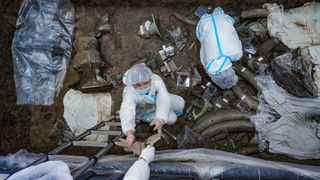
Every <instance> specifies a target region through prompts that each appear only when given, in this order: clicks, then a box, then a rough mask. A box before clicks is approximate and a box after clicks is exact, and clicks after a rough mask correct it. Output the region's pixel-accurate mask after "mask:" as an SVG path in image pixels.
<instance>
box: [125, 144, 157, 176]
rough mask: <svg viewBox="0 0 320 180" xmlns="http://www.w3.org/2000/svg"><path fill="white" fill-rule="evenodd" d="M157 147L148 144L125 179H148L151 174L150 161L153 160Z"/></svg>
mask: <svg viewBox="0 0 320 180" xmlns="http://www.w3.org/2000/svg"><path fill="white" fill-rule="evenodd" d="M154 154H155V148H154V147H153V146H150V145H148V146H147V147H146V148H144V149H143V150H142V152H141V155H140V156H139V160H137V161H136V162H135V163H134V164H133V165H132V166H131V167H130V168H129V170H128V171H127V173H126V175H125V176H124V178H123V179H124V180H148V179H149V176H150V168H149V165H148V164H149V163H150V162H151V161H153V159H154ZM140 158H143V159H140Z"/></svg>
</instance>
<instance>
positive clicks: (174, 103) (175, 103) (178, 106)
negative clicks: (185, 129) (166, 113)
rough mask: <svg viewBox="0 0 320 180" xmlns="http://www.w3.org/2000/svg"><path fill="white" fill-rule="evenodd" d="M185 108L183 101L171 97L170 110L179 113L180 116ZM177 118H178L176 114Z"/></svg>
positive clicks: (175, 96)
mask: <svg viewBox="0 0 320 180" xmlns="http://www.w3.org/2000/svg"><path fill="white" fill-rule="evenodd" d="M184 106H185V101H184V99H183V98H182V97H181V96H177V95H172V96H171V110H173V111H175V112H180V113H181V114H182V112H183V109H184ZM177 116H180V115H179V114H177Z"/></svg>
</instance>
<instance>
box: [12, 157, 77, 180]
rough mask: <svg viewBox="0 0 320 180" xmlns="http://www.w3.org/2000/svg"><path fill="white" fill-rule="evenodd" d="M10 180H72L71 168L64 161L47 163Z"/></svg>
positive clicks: (20, 173) (24, 171) (32, 167)
mask: <svg viewBox="0 0 320 180" xmlns="http://www.w3.org/2000/svg"><path fill="white" fill-rule="evenodd" d="M8 180H72V176H71V175H70V170H69V167H68V165H67V164H66V163H64V162H62V161H47V162H45V163H42V164H38V165H36V166H31V167H28V168H26V169H23V170H21V171H19V172H17V173H15V174H13V175H12V176H10V177H9V178H8Z"/></svg>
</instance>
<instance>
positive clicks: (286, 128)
mask: <svg viewBox="0 0 320 180" xmlns="http://www.w3.org/2000/svg"><path fill="white" fill-rule="evenodd" d="M256 79H257V81H258V85H259V86H260V87H261V90H262V92H261V93H262V94H261V96H262V98H263V100H264V101H266V103H268V107H264V106H265V105H266V104H265V103H263V102H262V103H260V106H259V109H260V112H259V113H258V114H257V115H255V116H252V117H251V121H253V122H254V123H255V125H256V129H257V131H258V133H259V146H260V149H264V147H265V146H266V145H265V142H268V143H269V147H268V148H269V151H270V152H273V153H280V154H286V155H289V156H292V157H295V158H297V159H319V158H320V132H319V131H320V130H319V129H320V121H316V120H312V121H311V120H310V118H309V117H316V116H319V115H320V106H319V105H320V97H317V98H307V97H305V98H300V97H296V96H294V95H291V94H289V93H288V92H287V91H285V90H284V89H282V88H281V87H279V86H278V85H277V84H276V83H275V82H274V80H273V79H272V78H271V76H270V75H264V76H263V75H261V76H258V77H257V78H256ZM268 108H271V109H274V110H275V111H276V112H277V113H278V114H279V115H280V116H281V117H280V119H278V120H277V117H275V116H274V115H271V113H270V110H269V109H268Z"/></svg>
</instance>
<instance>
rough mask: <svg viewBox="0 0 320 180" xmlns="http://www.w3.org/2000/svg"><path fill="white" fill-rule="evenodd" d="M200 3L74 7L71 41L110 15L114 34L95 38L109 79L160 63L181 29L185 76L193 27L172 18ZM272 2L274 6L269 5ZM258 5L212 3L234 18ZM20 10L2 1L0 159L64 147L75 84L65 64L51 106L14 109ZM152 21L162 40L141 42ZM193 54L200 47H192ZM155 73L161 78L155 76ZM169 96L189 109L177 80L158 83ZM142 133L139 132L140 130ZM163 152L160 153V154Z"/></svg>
mask: <svg viewBox="0 0 320 180" xmlns="http://www.w3.org/2000/svg"><path fill="white" fill-rule="evenodd" d="M208 2H210V1H205V0H201V1H198V0H180V1H175V0H158V1H138V0H137V1H136V0H135V1H130V0H127V1H125V0H123V1H106V0H91V1H77V2H75V7H76V16H75V17H76V31H75V37H74V38H75V39H77V38H79V37H82V36H94V35H95V33H96V29H95V28H96V26H97V25H98V23H99V18H100V17H102V16H103V15H105V14H106V13H109V14H111V15H112V17H111V24H113V26H114V31H113V33H107V34H103V35H102V36H101V37H100V38H99V42H100V52H101V54H102V57H103V60H104V61H105V62H106V63H107V68H106V69H105V72H112V73H114V74H116V73H121V72H125V71H126V70H127V69H128V68H129V67H130V66H131V65H132V64H133V63H134V62H135V61H136V60H137V59H139V58H143V57H147V58H148V59H155V60H156V61H158V62H160V56H159V54H158V51H159V50H160V49H161V46H162V45H163V44H167V43H169V42H170V43H171V44H173V41H172V40H171V39H170V36H169V34H168V32H167V30H168V29H172V27H173V26H174V27H178V26H180V27H182V29H183V30H184V31H185V33H186V38H187V43H186V46H185V48H184V49H183V50H182V51H181V52H178V53H177V55H176V56H175V57H174V60H175V62H176V64H177V65H178V66H180V65H182V70H183V71H189V70H190V67H191V65H192V64H193V65H196V64H198V63H199V62H200V60H199V58H198V57H199V55H198V54H196V53H195V52H196V51H195V49H194V48H192V49H191V50H190V51H187V49H188V48H189V47H190V45H191V44H192V43H193V42H196V37H195V32H194V27H192V26H187V25H185V24H183V23H181V22H180V21H178V20H176V19H175V18H174V16H173V15H172V12H174V11H177V12H180V13H181V14H183V15H187V16H188V17H191V18H194V17H192V13H193V11H194V10H195V9H196V7H197V6H198V5H199V4H201V3H206V4H208ZM273 2H276V1H273ZM277 2H281V3H283V4H285V7H286V8H290V7H296V6H300V5H302V4H303V3H304V1H302V0H295V1H289V0H288V1H286V0H284V1H277ZM263 3H264V1H263V0H257V1H254V2H252V1H249V0H246V1H237V2H234V1H216V2H215V4H213V5H215V6H217V5H219V6H221V7H222V8H224V9H225V11H226V12H227V13H228V12H232V13H233V14H237V13H239V12H241V10H244V9H249V8H257V7H261V5H262V4H263ZM18 9H19V1H18V0H14V1H13V0H4V1H2V3H1V5H0V13H1V14H3V18H2V20H1V21H2V23H1V26H0V27H1V33H0V36H1V39H2V40H3V43H1V48H0V53H1V54H0V55H1V56H0V57H1V59H3V63H5V64H3V65H2V66H1V82H0V99H1V101H0V129H1V130H0V132H2V135H1V138H0V142H1V143H0V154H6V153H9V152H15V151H17V150H19V149H21V148H25V149H27V150H29V151H33V152H47V151H49V150H51V149H52V148H53V147H55V146H56V145H57V144H59V143H61V142H63V141H66V140H67V138H68V137H69V136H66V134H64V132H65V131H66V130H67V126H66V124H65V121H64V118H63V102H62V100H63V97H64V94H65V93H66V92H67V90H68V89H69V88H68V87H67V85H69V84H71V83H72V82H73V81H74V77H75V76H76V72H75V71H74V70H73V68H72V67H73V61H72V60H71V61H70V65H69V69H68V72H67V76H66V79H65V82H64V87H63V88H62V90H61V92H60V94H59V95H58V97H57V98H56V99H55V104H54V105H52V106H18V105H16V103H15V101H16V96H15V86H14V80H13V63H12V55H11V50H10V48H11V41H12V37H13V33H14V29H15V19H16V18H15V17H16V14H17V12H18ZM152 13H153V14H154V15H155V17H156V18H157V20H158V22H159V25H160V31H161V33H162V35H163V36H164V40H160V38H159V37H158V36H152V37H151V38H150V39H148V40H145V39H142V38H140V37H138V36H137V31H138V26H139V25H140V24H142V23H143V22H145V21H146V20H151V14H152ZM196 46H197V48H199V45H198V44H196ZM154 72H155V73H157V74H161V73H160V72H159V70H154ZM163 79H164V81H165V83H166V85H167V87H168V90H169V92H171V93H174V94H179V95H182V96H183V97H184V98H185V99H186V102H187V105H189V104H190V100H191V99H192V97H191V96H190V90H189V89H184V88H178V87H176V80H172V79H171V78H170V77H163ZM122 88H123V87H122V86H120V87H119V88H116V89H112V90H111V91H110V93H111V94H112V97H113V100H114V110H113V111H114V112H115V111H117V110H118V109H119V107H120V103H121V99H122V97H121V94H122ZM179 121H180V123H178V124H177V125H176V126H175V127H173V130H174V131H175V134H178V131H179V130H180V129H181V127H182V124H188V125H190V124H192V123H191V122H186V121H185V120H184V119H183V118H181V119H179ZM143 128H146V126H142V128H141V129H143ZM163 144H165V142H164V143H163ZM174 146H175V144H174V143H172V142H170V143H169V144H167V146H166V147H167V148H173V147H174ZM162 148H163V147H160V149H162Z"/></svg>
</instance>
